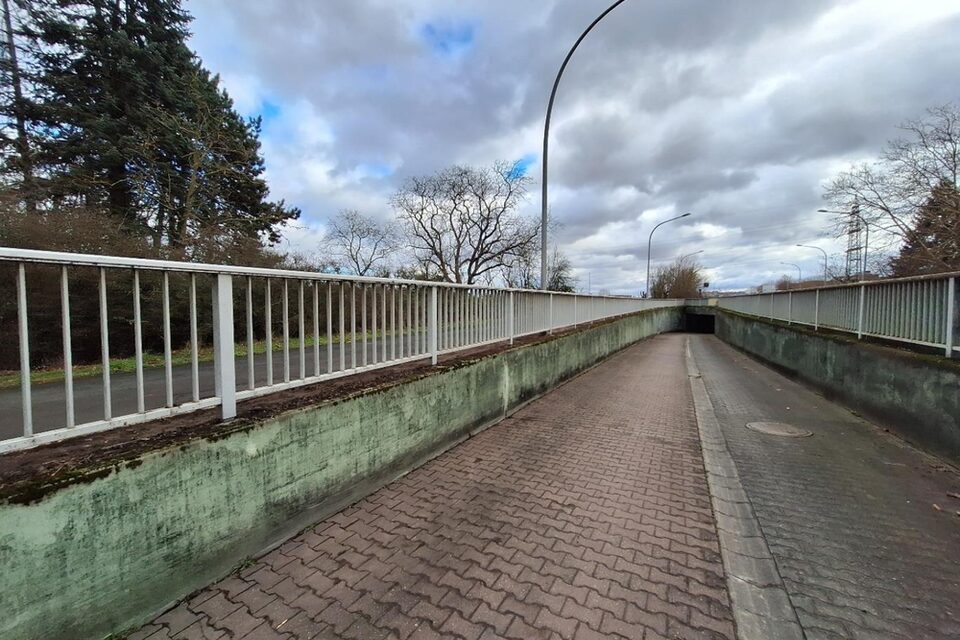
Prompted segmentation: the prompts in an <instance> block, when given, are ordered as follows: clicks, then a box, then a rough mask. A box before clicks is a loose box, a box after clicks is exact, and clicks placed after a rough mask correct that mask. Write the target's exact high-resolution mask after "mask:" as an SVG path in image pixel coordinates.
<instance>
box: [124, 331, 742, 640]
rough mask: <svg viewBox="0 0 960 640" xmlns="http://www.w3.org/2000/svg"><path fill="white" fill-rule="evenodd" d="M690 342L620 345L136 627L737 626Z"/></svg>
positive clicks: (578, 634) (539, 633) (652, 631)
mask: <svg viewBox="0 0 960 640" xmlns="http://www.w3.org/2000/svg"><path fill="white" fill-rule="evenodd" d="M684 340H685V337H684V336H682V335H677V334H674V335H664V336H658V337H656V338H653V339H650V340H647V341H645V342H642V343H640V344H638V345H635V346H633V347H631V348H629V349H627V350H625V351H623V352H621V353H620V354H617V355H615V356H613V357H612V358H610V359H609V360H608V361H606V362H604V363H603V364H601V365H600V366H598V367H596V368H594V369H592V370H590V371H588V372H586V373H585V374H583V375H581V376H579V377H578V378H576V379H574V380H572V381H570V382H569V383H567V384H566V385H564V386H562V387H560V388H559V389H557V390H555V391H553V392H552V393H549V394H547V395H546V396H544V397H543V398H541V399H539V400H537V401H535V402H533V403H531V404H530V405H528V406H527V407H525V408H524V409H522V410H521V411H519V412H517V413H516V414H514V415H513V416H512V417H511V418H508V419H507V420H504V421H503V422H501V423H500V424H498V425H496V426H494V427H492V428H490V429H488V430H486V431H484V432H483V433H481V434H479V435H477V436H476V437H474V438H471V439H470V440H468V441H466V442H464V443H462V444H461V445H459V446H457V447H455V448H454V449H452V450H450V451H449V452H447V453H445V454H443V455H442V456H440V457H438V458H436V459H434V460H433V461H431V462H429V463H427V464H426V465H424V466H422V467H420V468H419V469H417V470H415V471H413V472H411V473H409V474H408V475H406V476H404V477H403V478H401V479H399V480H397V481H396V482H394V483H392V484H390V485H388V486H386V487H384V488H383V489H381V490H379V491H377V492H376V493H374V494H372V495H370V496H369V497H368V498H366V499H365V500H362V501H361V502H359V503H357V504H355V505H353V506H352V507H350V508H348V509H346V510H344V511H341V512H340V513H338V514H336V515H335V516H333V517H331V518H329V519H328V520H326V521H324V522H321V523H320V524H318V525H316V526H315V527H313V528H311V529H309V530H308V531H306V532H305V533H303V534H301V535H299V536H297V537H295V538H293V539H291V540H289V541H288V542H286V543H284V544H283V545H282V546H281V547H279V548H278V549H276V550H274V551H272V552H270V553H268V554H266V555H265V556H263V557H261V558H259V559H257V560H256V561H255V562H253V563H252V564H251V565H250V566H248V567H246V568H245V569H243V570H242V571H240V572H239V573H238V574H236V575H232V576H230V577H228V578H226V579H224V580H222V581H220V582H218V583H216V584H214V585H212V586H211V587H209V588H207V589H205V590H203V591H202V592H200V593H199V594H197V595H195V596H194V597H193V598H191V599H190V600H189V601H186V602H183V603H181V604H179V605H178V606H177V607H175V608H173V609H172V610H170V611H168V612H166V613H165V614H163V615H162V616H160V617H158V618H157V619H156V620H155V621H154V622H153V623H152V624H149V625H147V626H145V627H144V628H142V629H140V630H139V631H137V632H135V633H134V634H133V635H131V636H130V638H131V639H133V640H142V639H143V638H150V640H162V639H165V638H207V639H210V640H217V639H219V638H236V639H247V640H250V639H254V638H290V639H293V638H297V639H301V638H302V639H308V638H400V639H403V640H406V639H407V638H415V639H421V638H437V637H445V638H465V639H468V640H476V639H478V638H484V639H489V638H498V637H504V638H518V639H523V640H527V639H533V638H554V637H556V638H566V639H570V638H575V639H581V640H583V639H590V638H630V639H633V640H636V639H643V640H655V639H658V638H685V639H691V640H693V639H696V638H707V639H709V638H725V639H728V640H732V639H733V638H734V628H733V617H732V615H731V610H730V606H729V598H728V595H727V589H726V582H725V579H724V575H723V567H722V563H721V556H720V547H719V542H718V536H717V530H716V528H715V526H714V518H713V510H712V508H711V501H710V494H709V491H708V488H707V481H706V475H705V472H704V468H703V461H702V457H701V451H700V443H699V436H698V431H697V424H696V421H695V418H694V413H693V405H692V400H691V392H690V387H689V385H688V383H687V373H686V367H685V362H684V350H683V345H684Z"/></svg>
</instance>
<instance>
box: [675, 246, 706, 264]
mask: <svg viewBox="0 0 960 640" xmlns="http://www.w3.org/2000/svg"><path fill="white" fill-rule="evenodd" d="M698 253H703V249H700V251H694V252H693V253H687V254H685V255H682V256H680V259H679V260H678V262H683V261H684V260H686V259H687V258H689V257H690V256H695V255H697V254H698Z"/></svg>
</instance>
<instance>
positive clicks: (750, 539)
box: [685, 340, 804, 640]
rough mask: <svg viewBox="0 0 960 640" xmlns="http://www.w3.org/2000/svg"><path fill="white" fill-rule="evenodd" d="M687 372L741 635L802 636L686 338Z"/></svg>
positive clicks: (799, 639)
mask: <svg viewBox="0 0 960 640" xmlns="http://www.w3.org/2000/svg"><path fill="white" fill-rule="evenodd" d="M685 347H686V348H685V351H686V356H687V372H688V374H689V376H690V387H691V390H692V392H693V404H694V407H695V409H696V412H697V424H698V426H699V428H700V442H701V445H702V448H703V462H704V467H705V468H706V470H707V481H708V484H709V485H710V493H711V496H712V499H713V511H714V514H715V516H716V519H717V530H718V532H719V534H720V555H721V556H723V564H724V568H725V570H726V575H727V589H728V590H729V592H730V597H731V599H732V601H733V617H734V620H735V621H736V623H737V638H738V639H739V640H767V639H769V638H777V639H778V640H803V637H804V635H803V630H802V629H801V628H800V622H799V621H798V620H797V612H796V611H795V610H794V608H793V604H792V603H791V602H790V597H789V596H788V595H787V590H786V588H785V587H784V584H783V578H782V577H781V576H780V571H779V569H778V568H777V563H776V560H774V557H773V554H771V553H770V548H769V547H768V546H767V541H766V539H765V538H764V537H763V532H762V531H761V529H760V523H759V522H758V521H757V517H756V515H754V513H753V506H752V505H751V504H750V498H749V497H748V496H747V494H746V492H745V491H744V490H743V485H742V484H741V482H740V476H739V474H738V473H737V466H736V464H735V463H734V462H733V458H732V457H731V456H730V451H729V450H728V448H727V442H726V439H725V438H724V437H723V432H722V431H721V430H720V423H719V422H718V421H717V416H716V413H715V412H714V410H713V403H712V402H710V397H709V395H708V394H707V388H706V386H705V385H704V383H703V378H702V376H701V374H700V369H699V368H698V367H697V363H696V360H695V359H694V358H693V354H692V353H691V351H690V342H689V340H688V341H687V342H686V345H685Z"/></svg>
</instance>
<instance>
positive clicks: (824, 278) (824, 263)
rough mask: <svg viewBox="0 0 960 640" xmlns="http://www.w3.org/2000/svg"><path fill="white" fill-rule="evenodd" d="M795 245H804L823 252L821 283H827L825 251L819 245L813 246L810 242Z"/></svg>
mask: <svg viewBox="0 0 960 640" xmlns="http://www.w3.org/2000/svg"><path fill="white" fill-rule="evenodd" d="M797 246H798V247H804V248H806V249H816V250H817V251H819V252H820V253H822V254H823V284H827V252H826V251H824V250H823V249H821V248H820V247H815V246H813V245H812V244H798V245H797Z"/></svg>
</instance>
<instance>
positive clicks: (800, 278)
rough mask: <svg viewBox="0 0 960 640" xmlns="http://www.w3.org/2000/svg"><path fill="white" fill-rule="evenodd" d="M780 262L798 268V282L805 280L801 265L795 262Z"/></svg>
mask: <svg viewBox="0 0 960 640" xmlns="http://www.w3.org/2000/svg"><path fill="white" fill-rule="evenodd" d="M780 264H785V265H787V266H788V267H793V268H794V269H796V270H797V282H798V283H799V282H802V281H803V271H801V270H800V265H798V264H793V263H792V262H781V263H780Z"/></svg>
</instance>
